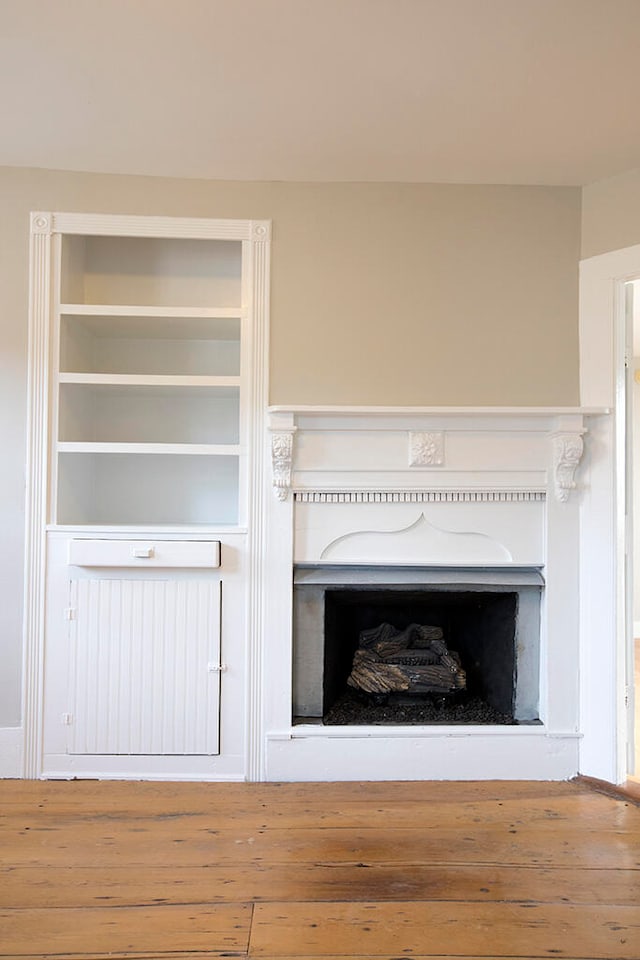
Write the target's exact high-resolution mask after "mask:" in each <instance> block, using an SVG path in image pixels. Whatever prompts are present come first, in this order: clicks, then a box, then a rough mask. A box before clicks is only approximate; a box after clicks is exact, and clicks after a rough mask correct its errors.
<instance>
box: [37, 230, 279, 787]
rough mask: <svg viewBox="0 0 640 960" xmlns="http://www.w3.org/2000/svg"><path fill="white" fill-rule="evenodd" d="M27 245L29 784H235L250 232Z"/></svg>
mask: <svg viewBox="0 0 640 960" xmlns="http://www.w3.org/2000/svg"><path fill="white" fill-rule="evenodd" d="M31 226H32V235H31V250H32V256H31V307H30V397H29V401H30V414H29V421H30V422H29V463H28V487H29V493H28V501H27V585H28V587H27V615H26V650H25V728H26V742H25V758H26V762H25V772H26V775H28V776H39V775H44V776H61V777H62V776H131V777H135V776H150V777H163V776H174V777H203V778H212V779H215V778H241V777H243V776H246V775H247V767H248V766H250V765H251V761H250V758H248V756H247V751H249V752H250V751H251V744H250V737H249V736H248V735H247V729H246V726H247V725H246V716H247V713H248V712H250V711H251V703H250V702H248V699H247V697H249V700H250V694H247V690H250V688H251V684H250V682H249V681H250V677H249V676H248V670H249V667H248V663H250V660H251V641H250V640H249V639H248V636H249V633H250V630H249V628H250V623H249V619H250V615H249V617H248V616H247V608H248V606H249V604H248V602H247V597H248V594H249V592H250V591H252V590H255V585H254V584H253V583H252V577H254V574H255V566H256V561H255V557H254V556H253V553H252V551H253V546H252V544H253V525H254V517H255V516H256V511H257V510H258V508H259V501H260V496H261V495H262V488H261V470H262V464H261V458H260V455H259V449H258V448H259V443H258V440H257V438H258V437H259V436H260V435H261V422H260V421H261V417H262V414H263V411H264V406H265V403H266V336H267V313H268V264H269V256H268V254H269V224H268V223H267V222H264V221H240V220H199V219H188V220H187V219H179V218H164V217H162V218H159V217H157V218H155V217H132V216H110V215H93V214H91V215H85V214H63V213H37V214H33V215H32V220H31ZM254 579H255V577H254Z"/></svg>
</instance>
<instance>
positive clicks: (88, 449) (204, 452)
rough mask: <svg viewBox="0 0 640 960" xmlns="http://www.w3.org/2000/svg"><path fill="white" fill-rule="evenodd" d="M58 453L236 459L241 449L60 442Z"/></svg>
mask: <svg viewBox="0 0 640 960" xmlns="http://www.w3.org/2000/svg"><path fill="white" fill-rule="evenodd" d="M56 449H57V451H58V453H135V454H145V455H146V454H168V455H170V456H174V455H175V454H177V455H178V456H190V457H191V456H207V457H238V456H240V454H241V453H242V447H241V446H240V445H239V444H236V443H93V442H74V441H68V440H64V441H63V440H60V441H58V443H57V444H56Z"/></svg>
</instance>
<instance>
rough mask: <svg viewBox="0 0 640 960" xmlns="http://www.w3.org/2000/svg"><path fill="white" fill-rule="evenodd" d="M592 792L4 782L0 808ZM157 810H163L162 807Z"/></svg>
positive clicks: (438, 785) (502, 786)
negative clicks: (15, 805)
mask: <svg viewBox="0 0 640 960" xmlns="http://www.w3.org/2000/svg"><path fill="white" fill-rule="evenodd" d="M593 796H594V793H593V791H591V790H589V789H588V788H587V787H586V786H584V785H581V784H579V783H574V782H566V781H560V782H553V781H551V782H547V781H526V780H523V781H503V780H487V781H460V782H457V781H455V782H454V781H435V782H434V781H400V782H399V781H383V782H376V783H359V782H355V781H353V782H338V783H336V782H332V783H314V784H308V783H267V784H264V783H260V784H256V783H189V784H184V783H175V782H174V783H161V782H157V781H129V780H110V781H104V780H99V781H97V780H46V781H42V780H0V808H1V806H2V804H3V803H6V802H14V803H25V802H30V801H33V802H37V803H42V804H44V805H45V806H46V805H47V804H51V803H53V802H56V803H57V804H61V805H62V806H61V807H60V809H61V811H62V807H63V806H67V805H68V806H70V807H78V806H80V807H83V808H87V809H89V805H90V804H93V805H94V809H95V810H96V811H100V810H108V809H112V808H113V807H114V806H115V807H121V806H125V807H127V808H129V809H132V808H135V807H137V806H138V805H139V804H140V803H141V802H143V803H144V804H145V805H146V808H147V809H148V810H149V812H150V813H155V812H156V810H155V809H154V805H157V806H158V808H159V809H164V810H168V809H170V808H172V809H173V810H174V811H175V810H184V809H185V806H186V807H188V808H189V809H192V810H194V809H200V810H202V811H204V812H207V811H208V812H212V811H213V810H215V809H218V808H220V807H223V805H224V804H227V805H229V806H233V805H235V804H237V803H238V802H242V803H247V802H250V803H252V804H264V808H265V809H271V810H273V809H274V806H275V804H278V805H280V804H282V803H285V802H287V801H289V802H292V803H295V804H298V803H303V804H304V803H309V802H311V801H313V802H315V803H318V804H327V803H329V804H335V805H337V806H340V805H341V804H342V803H344V802H345V801H348V800H354V799H355V800H357V799H360V800H363V801H365V802H367V803H370V804H374V803H377V802H378V801H380V800H386V801H387V802H388V803H393V801H394V799H395V800H402V801H418V802H422V803H432V802H438V803H450V802H452V803H456V804H458V803H468V802H477V801H484V800H495V801H497V802H504V801H505V800H514V799H515V800H517V799H533V800H536V801H541V800H544V799H546V798H548V799H552V798H554V797H576V798H577V797H585V798H589V797H593ZM158 812H159V811H158Z"/></svg>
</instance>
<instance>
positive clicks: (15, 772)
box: [0, 727, 23, 780]
mask: <svg viewBox="0 0 640 960" xmlns="http://www.w3.org/2000/svg"><path fill="white" fill-rule="evenodd" d="M22 743H23V731H22V727H0V780H10V779H13V780H15V779H19V778H20V777H21V776H22Z"/></svg>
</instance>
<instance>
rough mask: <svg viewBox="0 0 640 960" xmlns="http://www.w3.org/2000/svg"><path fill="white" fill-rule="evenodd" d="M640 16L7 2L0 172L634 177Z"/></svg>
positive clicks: (462, 8)
mask: <svg viewBox="0 0 640 960" xmlns="http://www.w3.org/2000/svg"><path fill="white" fill-rule="evenodd" d="M639 95H640V0H0V117H1V122H0V164H3V165H19V166H36V167H53V168H61V169H69V170H89V171H103V172H113V173H139V174H153V175H166V176H177V177H206V178H214V179H241V180H244V179H246V180H328V181H331V180H342V181H349V180H373V181H375V180H389V181H427V182H428V181H433V182H437V181H445V182H462V183H464V182H471V183H539V184H583V183H589V182H592V181H594V180H598V179H601V178H603V177H607V176H611V175H614V174H617V173H620V172H623V171H625V170H628V169H630V168H632V167H636V166H640V122H639V110H638V101H639Z"/></svg>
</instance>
